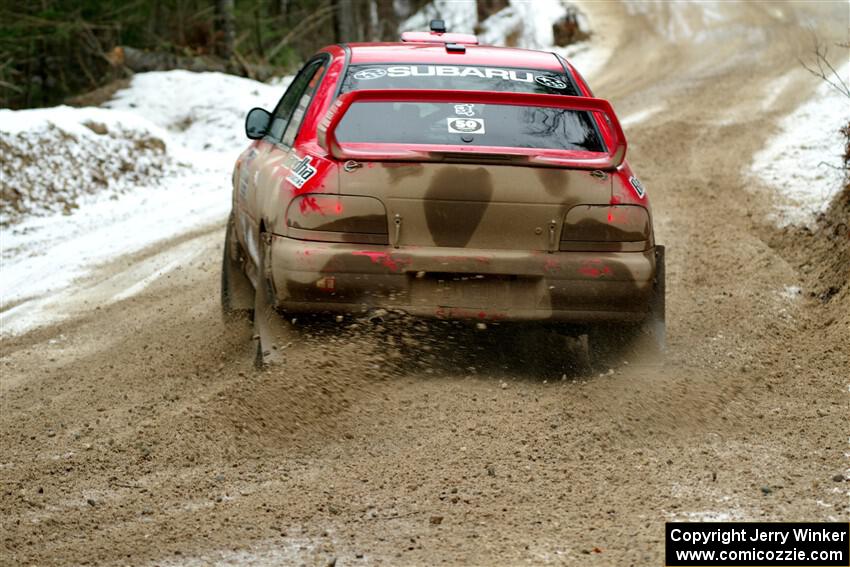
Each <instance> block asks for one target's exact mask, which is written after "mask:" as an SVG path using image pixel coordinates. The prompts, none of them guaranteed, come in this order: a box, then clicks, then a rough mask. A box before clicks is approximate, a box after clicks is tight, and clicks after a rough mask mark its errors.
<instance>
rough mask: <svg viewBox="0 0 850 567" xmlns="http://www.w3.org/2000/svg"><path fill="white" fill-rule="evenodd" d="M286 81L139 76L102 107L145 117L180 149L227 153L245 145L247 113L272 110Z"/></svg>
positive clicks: (191, 75)
mask: <svg viewBox="0 0 850 567" xmlns="http://www.w3.org/2000/svg"><path fill="white" fill-rule="evenodd" d="M291 80H292V78H291V77H285V78H282V79H281V80H280V81H278V82H276V83H275V84H272V85H267V84H264V83H260V82H257V81H252V80H251V79H245V78H243V77H236V76H233V75H227V74H224V73H194V72H192V71H155V72H151V73H139V74H137V75H135V76H134V77H133V82H132V85H131V86H130V88H127V89H124V90H121V91H118V92H117V93H115V96H114V97H113V99H112V100H111V101H109V102H107V103H106V104H105V105H104V106H106V107H107V108H113V109H117V110H123V111H126V112H134V113H136V114H138V115H139V116H145V117H147V118H148V119H149V120H151V121H152V122H153V123H154V124H157V125H158V126H160V127H161V128H163V129H165V130H168V131H169V132H170V133H171V134H172V136H173V137H174V139H175V140H177V141H178V142H179V143H180V144H181V145H182V146H184V147H186V148H189V149H192V150H195V151H205V152H229V153H233V151H234V150H235V149H238V148H240V147H241V146H244V145H246V144H245V129H244V123H245V115H246V114H247V112H248V111H249V110H250V109H251V108H253V107H255V106H260V107H263V108H266V109H268V110H271V109H272V108H274V105H275V103H277V101H278V99H279V98H280V97H281V96H282V95H283V92H284V91H285V90H286V87H287V86H288V84H289V81H291Z"/></svg>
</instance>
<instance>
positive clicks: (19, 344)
mask: <svg viewBox="0 0 850 567" xmlns="http://www.w3.org/2000/svg"><path fill="white" fill-rule="evenodd" d="M587 9H588V11H589V12H590V16H591V20H592V21H593V22H594V26H595V27H596V29H598V30H601V31H600V32H599V33H600V38H601V39H602V40H605V41H607V42H608V43H609V45H610V46H611V48H612V57H611V59H610V60H609V61H608V63H607V64H606V65H604V66H603V68H602V71H600V72H599V73H598V75H597V76H596V77H594V80H593V88H594V90H595V92H596V94H597V95H598V96H602V97H604V98H609V99H611V100H612V101H613V102H614V105H615V108H616V109H617V110H618V113H619V114H620V116H628V115H638V116H639V113H641V112H644V113H647V112H648V110H650V109H651V110H652V112H653V113H652V115H651V116H649V117H648V118H645V119H644V120H637V119H633V120H631V121H630V122H631V125H629V126H628V128H627V135H628V136H629V140H630V162H631V163H632V165H633V167H635V168H636V170H637V172H638V174H639V175H640V176H641V179H642V180H643V182H644V184H645V185H646V186H647V188H648V191H649V192H650V194H651V196H652V199H653V206H654V210H655V213H656V223H657V231H658V234H659V240H660V242H662V243H665V244H666V245H667V247H668V248H667V250H668V252H667V254H668V268H667V278H668V284H667V289H668V333H669V342H670V345H669V346H670V352H669V354H668V356H667V358H666V360H665V361H664V362H661V363H659V362H650V361H646V360H642V359H641V357H640V356H639V355H638V354H634V353H631V354H628V355H627V356H626V357H625V358H623V359H618V360H615V361H613V362H612V364H611V365H609V366H607V367H603V368H594V369H593V370H592V371H588V370H587V369H586V368H583V367H582V366H581V365H580V364H578V363H577V362H576V360H574V357H573V356H572V355H571V354H570V352H569V350H564V351H563V352H558V351H557V350H556V349H554V348H552V347H551V345H549V344H548V343H547V342H546V341H539V340H521V339H522V337H520V338H517V337H516V335H513V336H501V337H496V336H495V335H496V334H495V333H489V332H480V331H474V330H469V329H459V328H455V327H453V326H451V325H442V324H428V325H424V324H423V325H422V326H423V327H424V328H422V329H420V330H418V331H417V337H418V338H417V340H416V341H415V342H413V343H412V344H407V345H404V346H403V347H402V346H400V345H399V344H398V343H397V342H396V341H395V339H394V334H393V330H394V328H393V327H394V326H395V325H394V324H392V323H384V324H377V325H376V324H375V323H372V322H362V321H351V320H347V321H344V322H343V323H341V324H335V323H331V324H328V323H325V324H320V325H319V324H311V325H302V328H303V329H305V331H304V336H303V337H302V338H301V339H300V340H299V341H298V344H296V345H293V347H292V348H291V349H289V351H288V352H289V354H288V355H287V359H286V363H285V364H284V365H283V366H281V367H279V368H275V369H272V370H269V371H256V370H254V368H253V366H252V352H251V349H252V342H251V329H250V328H249V327H248V326H247V325H238V324H237V325H230V326H225V325H224V324H223V323H222V321H221V320H220V316H219V307H218V278H219V258H220V254H221V244H222V240H223V227H222V226H218V225H216V226H210V227H208V229H206V230H201V231H195V232H192V233H191V234H187V235H184V236H182V237H180V238H177V239H174V240H173V241H170V242H168V243H166V244H165V245H159V246H157V247H156V248H155V249H151V250H147V251H145V252H143V253H140V254H136V255H133V256H131V257H124V258H120V259H117V260H115V261H114V262H112V263H111V264H109V265H106V266H103V267H102V268H101V269H100V270H99V273H98V274H95V275H94V276H93V277H92V278H93V279H98V278H100V279H103V280H107V278H120V275H121V274H122V273H125V272H127V271H128V270H131V269H132V266H133V265H135V264H136V263H138V262H140V261H143V260H148V259H151V258H155V257H156V256H157V255H164V256H167V255H168V254H170V253H172V252H173V250H175V249H177V248H178V247H180V248H181V249H184V248H186V246H194V247H196V249H197V250H199V251H200V252H201V253H199V254H197V255H191V256H190V257H189V258H190V259H189V260H188V261H187V263H186V264H184V265H182V266H181V267H180V268H179V269H175V270H173V271H170V272H168V274H167V275H165V276H163V277H162V278H160V279H158V280H156V281H155V282H153V283H152V284H151V285H150V286H149V287H148V288H146V289H145V290H144V291H143V292H142V293H140V294H138V295H135V296H132V297H129V298H127V299H125V300H123V301H120V302H118V303H114V304H111V305H108V306H103V307H98V306H97V302H96V301H94V300H93V301H92V302H91V305H90V309H89V310H88V311H87V313H86V314H85V315H84V316H82V317H77V318H73V319H71V320H68V321H65V322H62V323H60V324H55V325H52V326H48V327H43V328H40V329H37V330H34V331H31V332H29V333H27V334H26V335H23V336H18V337H11V338H6V339H4V340H3V342H2V345H0V356H2V362H0V364H2V366H0V369H2V389H0V483H2V485H1V486H2V490H0V510H2V514H0V544H2V546H0V563H2V564H6V565H22V564H39V565H67V564H95V563H96V564H134V565H137V564H144V565H154V564H158V565H206V564H209V563H211V562H213V563H214V562H219V563H221V564H230V563H233V564H237V563H238V564H269V563H272V564H284V565H290V564H292V565H299V564H306V565H331V564H333V563H334V561H335V562H336V565H337V566H339V565H373V564H388V565H430V564H474V565H502V564H504V565H514V564H532V565H543V564H550V563H551V564H562V565H582V566H584V565H612V566H613V565H617V566H627V565H634V566H644V565H661V564H662V555H663V534H664V522H665V521H668V520H671V519H684V520H688V519H750V520H774V521H780V520H799V521H803V520H820V521H827V520H844V521H846V520H847V519H848V517H849V516H850V492H848V487H850V483H847V482H844V481H843V480H842V478H843V477H842V475H843V474H844V473H845V471H846V470H847V469H848V467H850V463H849V462H848V458H847V454H848V452H850V445H848V434H850V425H849V424H850V419H848V418H849V417H850V405H848V402H850V396H848V387H849V385H848V383H849V382H850V379H848V375H850V371H848V368H850V347H848V344H850V295H848V289H847V288H848V287H850V286H845V288H844V290H843V291H842V292H841V293H839V294H838V295H836V296H834V297H830V298H827V299H828V300H825V299H823V297H821V298H820V299H819V298H818V297H810V296H809V293H808V292H809V291H811V290H815V289H816V288H817V286H818V279H817V278H818V277H819V275H818V272H817V270H812V269H811V265H810V264H811V262H818V261H820V260H821V259H819V258H817V257H816V256H812V255H815V254H816V253H817V252H818V250H819V249H818V248H817V247H812V248H811V249H810V250H809V251H807V248H804V247H803V246H804V243H801V241H800V240H799V239H797V238H795V237H794V233H793V232H787V231H786V232H784V233H780V232H777V231H776V230H775V229H773V228H771V226H770V224H769V221H768V215H769V213H770V210H771V206H772V204H771V202H770V199H769V197H768V195H769V194H768V192H767V190H766V189H765V188H764V187H760V186H759V184H758V183H757V182H754V181H753V180H752V179H749V178H748V177H747V176H746V175H745V171H746V168H747V166H748V164H749V163H750V162H751V158H752V156H753V154H754V153H755V152H756V151H758V149H759V148H761V147H762V146H763V145H764V143H765V142H766V140H768V139H769V137H770V136H771V135H772V134H774V133H775V127H776V123H777V122H778V120H779V119H780V118H781V117H782V116H784V115H785V114H787V113H788V112H790V111H791V110H793V109H794V108H795V107H796V106H797V105H799V104H800V103H801V102H803V101H804V100H805V99H806V98H807V97H808V96H810V95H811V93H812V92H813V91H814V89H815V88H816V87H817V82H816V80H814V79H813V78H812V77H811V76H809V75H807V74H806V73H805V72H803V71H800V69H799V63H798V60H797V57H798V56H800V55H803V54H806V53H808V52H809V51H810V50H811V41H812V36H811V32H810V31H809V29H808V27H809V26H814V27H815V28H816V29H817V31H818V33H819V34H822V35H823V36H824V37H838V38H842V37H845V38H846V35H847V28H848V13H847V4H846V3H841V2H836V3H828V2H811V3H804V2H803V3H796V4H795V3H782V4H763V3H717V4H716V5H715V8H714V10H715V12H713V14H715V16H716V17H715V16H713V17H707V16H706V15H705V14H702V15H701V14H700V13H699V11H694V12H693V13H691V12H687V13H686V14H685V16H686V22H685V23H686V24H687V25H686V27H687V29H689V30H690V35H689V36H688V37H687V38H678V39H677V37H675V34H672V35H671V34H670V33H669V30H670V29H672V26H674V25H679V26H682V25H684V24H683V23H682V21H680V20H681V17H682V16H681V14H682V13H681V12H678V13H677V14H678V15H677V16H676V17H677V18H679V19H678V20H675V21H674V17H673V16H674V14H673V13H672V11H671V10H670V9H669V6H667V5H665V4H664V3H659V4H658V5H655V4H652V5H650V4H645V5H643V8H642V10H639V11H637V12H636V13H632V14H630V13H629V10H628V9H627V6H624V5H621V4H618V3H613V2H604V3H601V2H600V3H590V4H589V5H588V6H587ZM632 11H633V12H634V9H632ZM717 14H719V15H717ZM721 17H722V18H723V21H722V22H720V23H718V18H721ZM665 30H667V31H665ZM842 34H843V35H842ZM780 79H781V84H782V85H783V88H782V89H777V88H776V85H778V84H780V83H778V82H777V81H779V80H780ZM824 135H825V136H826V135H831V134H830V133H827V132H825V133H824ZM223 183H224V181H223ZM189 243H193V244H189ZM807 255H808V256H809V257H808V258H807ZM807 263H808V264H809V268H806V267H805V266H806V265H807ZM839 269H841V267H840V266H839ZM844 269H846V267H845V268H844ZM786 286H801V287H802V289H803V293H802V294H800V296H799V297H788V294H787V293H784V290H785V289H786ZM85 300H87V299H86V298H80V299H79V301H85ZM526 339H527V337H526ZM532 339H533V338H532ZM496 353H498V354H496Z"/></svg>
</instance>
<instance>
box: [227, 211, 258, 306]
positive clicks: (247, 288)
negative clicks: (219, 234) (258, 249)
mask: <svg viewBox="0 0 850 567" xmlns="http://www.w3.org/2000/svg"><path fill="white" fill-rule="evenodd" d="M234 228H235V226H234V220H233V213H231V214H230V218H229V219H228V220H227V228H226V232H225V236H224V252H223V253H222V259H221V313H222V315H223V316H224V317H225V318H233V317H236V316H245V317H250V316H251V312H252V310H253V309H254V286H253V285H251V280H249V279H248V276H246V275H245V271H244V270H243V269H242V251H241V247H240V246H239V241H238V240H237V239H236V237H235V236H234V234H233V231H234Z"/></svg>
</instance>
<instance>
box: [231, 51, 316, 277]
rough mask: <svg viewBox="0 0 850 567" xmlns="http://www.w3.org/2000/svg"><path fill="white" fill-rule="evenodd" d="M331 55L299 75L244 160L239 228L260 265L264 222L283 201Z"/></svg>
mask: <svg viewBox="0 0 850 567" xmlns="http://www.w3.org/2000/svg"><path fill="white" fill-rule="evenodd" d="M327 62H328V56H327V55H324V54H323V55H321V56H318V57H315V58H313V59H311V60H310V61H308V62H307V63H306V64H305V65H304V67H302V68H301V71H299V72H298V74H297V75H296V76H295V78H294V79H293V80H292V83H291V84H290V86H289V88H288V89H287V90H286V93H285V94H284V95H283V97H281V99H280V102H278V104H277V106H276V107H275V110H274V112H273V113H272V122H271V125H270V126H269V130H268V133H267V134H266V135H265V136H264V137H263V138H262V139H261V140H259V141H258V142H257V143H256V144H254V147H253V148H252V151H250V152H249V153H248V154H247V155H246V156H245V158H244V159H243V163H242V167H241V169H240V179H239V191H238V197H237V202H238V204H239V207H238V208H239V212H238V221H239V222H238V223H237V226H238V230H237V233H238V234H239V236H240V239H241V241H242V245H243V247H244V249H245V250H246V251H247V252H248V254H249V256H250V257H251V259H252V261H254V263H255V264H256V262H257V261H258V259H259V256H258V250H259V247H258V239H259V232H260V225H261V223H262V222H263V220H264V219H268V218H269V216H270V215H271V214H273V213H274V212H275V208H276V207H277V206H278V205H280V206H285V203H283V204H281V203H280V200H281V198H282V195H281V192H280V190H279V189H280V183H281V181H282V179H283V178H285V175H281V170H282V169H283V168H284V167H285V164H286V163H287V158H288V157H289V154H290V153H291V151H292V145H293V143H294V140H295V137H296V136H297V133H298V128H299V127H300V125H301V122H302V121H303V118H304V115H305V114H306V112H307V109H308V108H309V105H310V101H311V100H312V96H313V94H314V93H315V90H316V87H317V85H318V84H319V83H320V82H321V79H322V74H323V73H324V70H325V69H326V68H327Z"/></svg>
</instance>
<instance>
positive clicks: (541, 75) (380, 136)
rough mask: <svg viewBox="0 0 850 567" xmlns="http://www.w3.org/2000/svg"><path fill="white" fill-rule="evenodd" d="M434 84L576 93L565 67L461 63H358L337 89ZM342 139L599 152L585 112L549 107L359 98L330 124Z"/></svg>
mask: <svg viewBox="0 0 850 567" xmlns="http://www.w3.org/2000/svg"><path fill="white" fill-rule="evenodd" d="M364 89H380V90H392V89H437V90H448V91H451V90H468V91H502V92H518V93H538V94H562V95H573V96H576V95H578V92H577V91H576V90H575V87H574V85H573V82H572V81H571V80H570V79H569V78H568V77H567V76H566V75H564V74H558V73H555V72H551V71H538V70H534V69H508V68H497V67H473V66H459V65H366V66H363V65H357V66H352V67H350V68H349V70H348V73H347V74H346V77H345V80H344V81H343V85H342V92H343V93H345V92H349V91H352V90H364ZM336 135H337V139H338V140H339V141H340V142H343V143H345V142H366V143H399V144H439V145H474V146H488V147H519V148H545V149H563V150H584V151H592V152H602V151H605V147H604V143H603V142H602V139H601V137H600V135H599V132H598V130H597V128H596V125H595V123H594V121H593V119H592V117H591V116H590V114H589V113H587V112H584V111H575V110H563V109H558V108H548V107H531V106H514V105H501V104H465V103H458V104H454V103H432V102H359V103H355V104H353V105H352V106H351V107H350V108H349V109H348V111H347V112H346V114H345V116H344V117H343V119H342V121H341V122H340V124H339V126H338V127H337V130H336Z"/></svg>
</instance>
